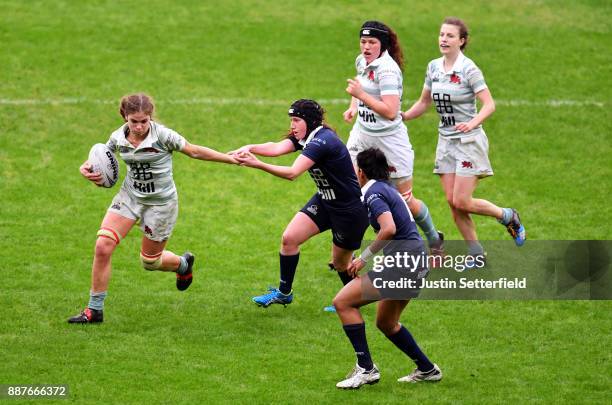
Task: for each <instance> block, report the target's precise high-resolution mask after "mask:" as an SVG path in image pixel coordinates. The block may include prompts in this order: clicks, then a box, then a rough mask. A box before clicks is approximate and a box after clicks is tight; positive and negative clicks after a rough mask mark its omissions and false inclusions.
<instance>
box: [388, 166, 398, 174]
mask: <svg viewBox="0 0 612 405" xmlns="http://www.w3.org/2000/svg"><path fill="white" fill-rule="evenodd" d="M395 172H397V169H396V168H395V166H389V173H395Z"/></svg>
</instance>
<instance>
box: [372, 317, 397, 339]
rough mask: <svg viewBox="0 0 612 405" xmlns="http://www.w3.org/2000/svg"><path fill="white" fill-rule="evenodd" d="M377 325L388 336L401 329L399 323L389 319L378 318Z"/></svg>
mask: <svg viewBox="0 0 612 405" xmlns="http://www.w3.org/2000/svg"><path fill="white" fill-rule="evenodd" d="M376 327H377V328H378V330H380V331H381V332H382V333H384V334H385V335H386V336H389V335H393V334H394V333H395V332H396V331H397V330H396V329H399V324H398V323H397V322H394V321H390V320H389V319H384V318H383V319H376Z"/></svg>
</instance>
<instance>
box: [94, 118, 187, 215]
mask: <svg viewBox="0 0 612 405" xmlns="http://www.w3.org/2000/svg"><path fill="white" fill-rule="evenodd" d="M127 134H128V125H127V124H124V125H122V126H121V127H120V128H118V129H117V130H116V131H114V132H113V133H112V134H111V136H110V138H109V140H108V142H107V143H106V146H108V148H109V149H110V150H112V151H113V152H119V156H121V159H122V160H123V161H124V162H125V163H126V165H127V169H128V170H127V176H126V177H125V180H124V181H123V184H122V185H121V188H122V189H124V190H125V191H126V192H127V193H128V194H130V195H131V196H133V197H134V198H135V199H136V200H137V201H138V202H140V203H143V204H148V205H163V204H165V203H167V202H168V201H170V200H172V199H175V198H176V197H177V193H176V186H175V185H174V179H173V177H172V152H173V151H175V150H178V151H180V150H182V149H183V148H184V147H185V144H186V141H185V138H183V137H182V136H181V135H180V134H178V133H177V132H175V131H173V130H171V129H170V128H166V127H165V126H163V125H161V124H158V123H156V122H154V121H151V129H150V130H149V134H148V135H147V137H146V138H145V139H144V140H143V141H142V142H141V143H140V145H138V147H134V145H132V144H131V143H130V142H128V140H127Z"/></svg>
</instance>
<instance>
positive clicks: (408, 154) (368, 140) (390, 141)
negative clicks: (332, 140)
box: [346, 125, 414, 179]
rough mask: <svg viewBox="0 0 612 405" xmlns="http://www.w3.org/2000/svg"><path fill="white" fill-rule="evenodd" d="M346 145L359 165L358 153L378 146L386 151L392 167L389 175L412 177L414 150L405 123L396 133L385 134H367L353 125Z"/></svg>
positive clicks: (392, 176) (355, 162)
mask: <svg viewBox="0 0 612 405" xmlns="http://www.w3.org/2000/svg"><path fill="white" fill-rule="evenodd" d="M346 147H347V148H348V150H349V153H350V155H351V160H352V161H353V165H354V166H357V154H359V152H361V151H363V150H366V149H369V148H378V149H380V150H381V151H382V153H384V155H385V157H386V158H387V163H388V164H389V167H390V168H391V172H390V173H389V177H391V178H392V179H395V178H400V177H405V178H406V179H409V178H412V169H413V165H414V151H413V150H412V145H411V144H410V140H409V139H408V130H407V129H406V126H405V125H400V126H399V127H398V130H397V132H396V133H394V134H391V135H385V136H372V135H367V134H364V133H362V132H361V131H359V130H358V129H356V128H355V127H353V129H352V130H351V133H350V135H349V139H348V141H347V142H346Z"/></svg>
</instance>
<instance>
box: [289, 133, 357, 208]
mask: <svg viewBox="0 0 612 405" xmlns="http://www.w3.org/2000/svg"><path fill="white" fill-rule="evenodd" d="M289 140H291V142H293V145H294V146H295V149H296V150H302V155H304V156H306V157H307V158H309V159H311V160H312V161H314V162H315V164H314V165H313V166H312V167H311V168H310V169H308V173H309V174H310V177H312V179H313V180H314V182H315V184H316V186H317V189H318V193H319V195H320V196H321V199H322V200H323V202H324V203H325V204H327V205H329V206H330V207H332V208H348V207H350V206H354V204H355V202H357V203H358V202H359V200H360V198H361V190H360V189H359V182H358V181H357V176H356V175H355V170H354V169H353V164H352V162H351V157H350V155H349V152H348V149H347V148H346V146H345V145H344V143H342V141H341V140H340V138H339V137H338V135H336V133H335V132H334V131H332V130H331V129H329V128H326V127H323V126H320V127H318V128H316V129H315V130H313V131H312V132H311V133H310V134H309V135H308V138H307V139H305V140H301V141H298V140H297V139H296V138H295V137H293V136H291V137H289Z"/></svg>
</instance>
